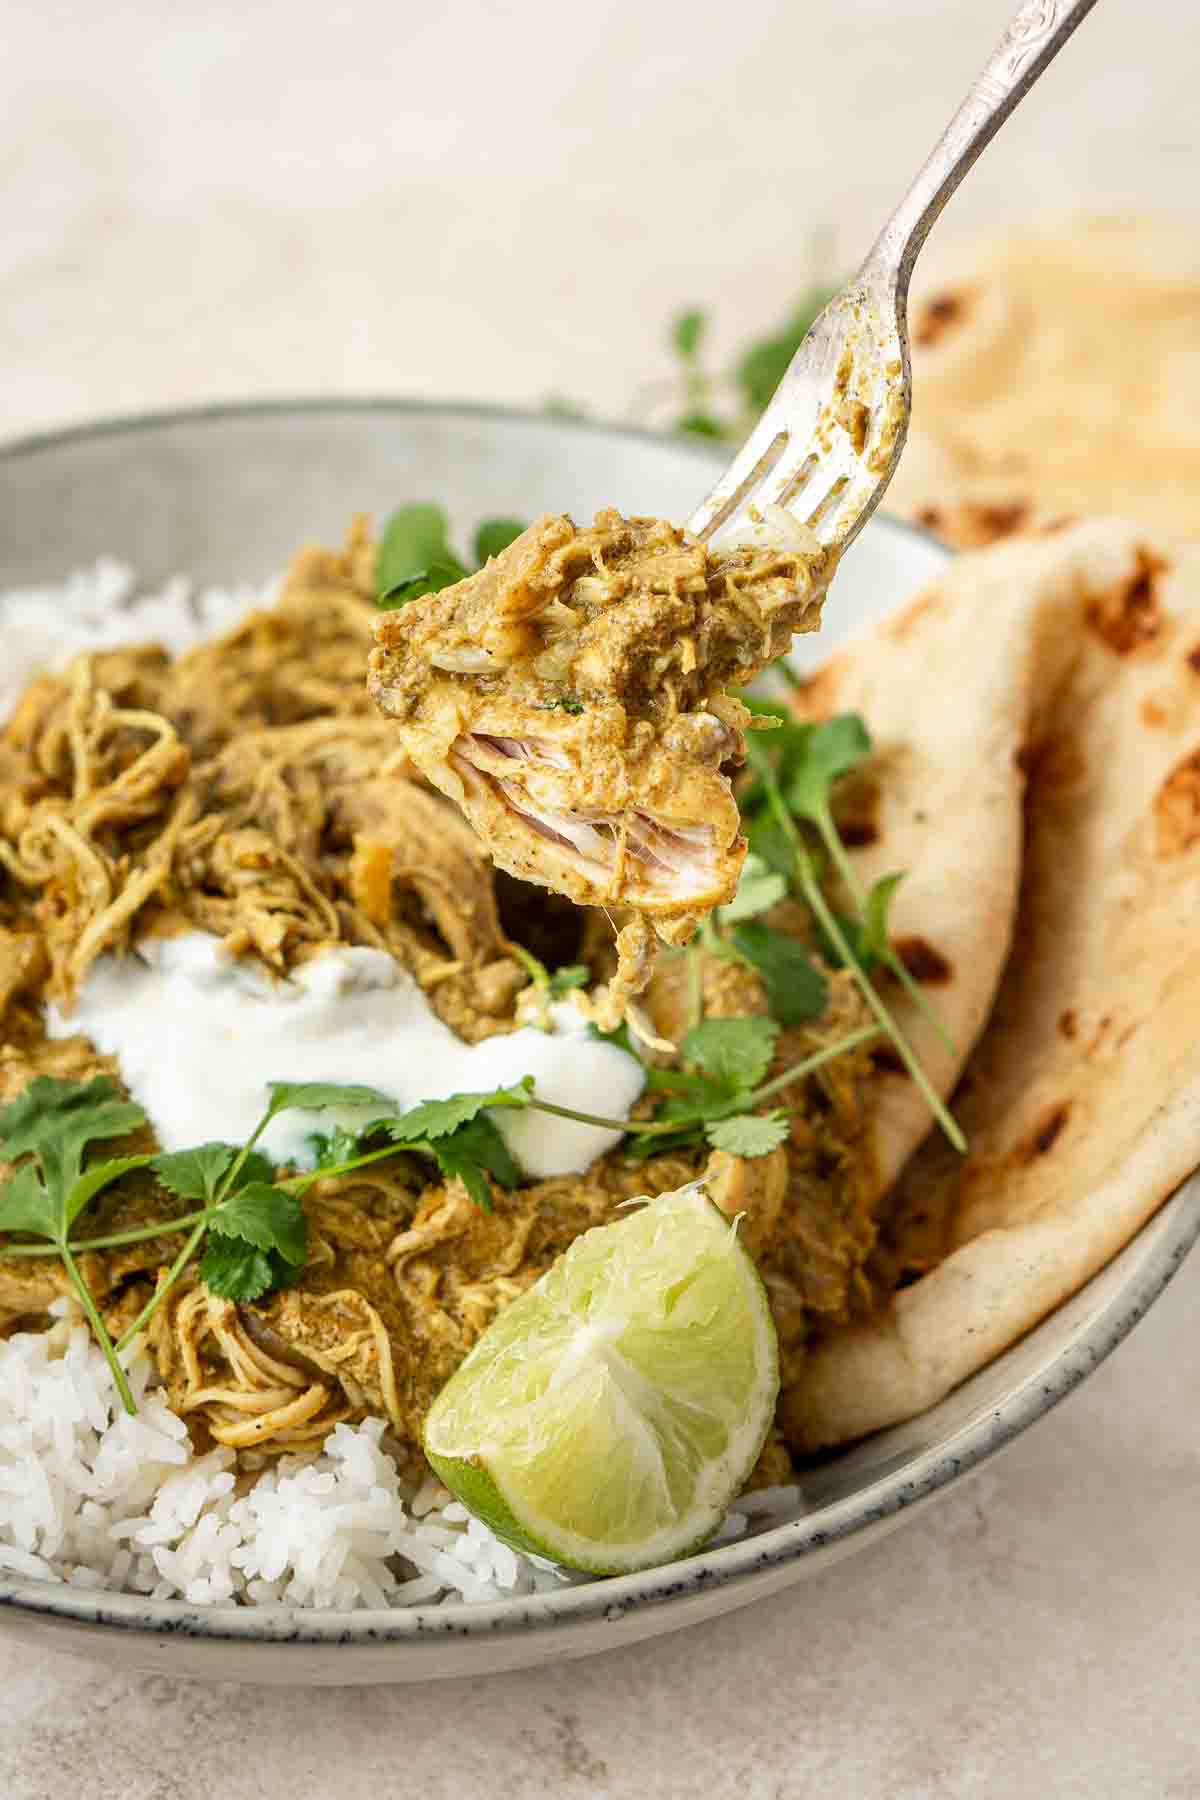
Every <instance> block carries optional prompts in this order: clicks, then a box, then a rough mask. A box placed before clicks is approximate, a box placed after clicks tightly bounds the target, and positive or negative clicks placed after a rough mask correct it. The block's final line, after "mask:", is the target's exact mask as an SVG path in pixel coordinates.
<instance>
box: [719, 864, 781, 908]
mask: <svg viewBox="0 0 1200 1800" xmlns="http://www.w3.org/2000/svg"><path fill="white" fill-rule="evenodd" d="M787 888H788V884H787V880H786V878H785V877H784V876H783V875H781V874H779V873H778V872H777V871H776V870H774V869H771V868H769V867H768V866H767V864H766V863H765V862H764V861H763V859H762V857H761V856H758V855H756V854H755V852H754V851H750V853H749V854H748V855H747V857H746V860H745V862H744V863H743V864H742V873H741V876H740V877H739V879H738V885H737V893H736V894H735V895H734V896H733V899H732V900H731V901H730V902H729V905H728V906H721V907H718V908H717V917H718V918H719V919H720V921H721V923H722V924H723V925H733V924H736V922H737V921H738V920H739V919H754V918H757V917H758V915H759V914H760V913H765V912H770V910H771V908H772V907H773V906H775V905H776V904H777V903H778V902H779V901H780V900H782V899H783V896H784V895H785V894H786V893H787Z"/></svg>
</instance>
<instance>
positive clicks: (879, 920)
mask: <svg viewBox="0 0 1200 1800" xmlns="http://www.w3.org/2000/svg"><path fill="white" fill-rule="evenodd" d="M903 880H904V870H903V869H901V870H900V871H899V872H898V873H896V874H894V875H881V876H880V877H879V880H878V881H877V882H875V884H874V885H873V887H872V888H871V890H870V892H869V893H868V894H867V898H866V904H865V905H864V907H863V916H862V926H861V930H860V933H859V939H858V946H857V948H858V954H859V956H860V957H862V958H864V959H871V960H874V961H879V960H881V959H882V958H884V957H886V956H887V954H888V952H889V950H890V949H891V939H890V938H889V936H888V913H889V912H890V910H891V905H892V896H893V894H894V893H895V892H896V889H897V888H898V887H899V886H900V883H901V882H902V881H903Z"/></svg>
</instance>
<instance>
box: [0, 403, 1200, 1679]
mask: <svg viewBox="0 0 1200 1800" xmlns="http://www.w3.org/2000/svg"><path fill="white" fill-rule="evenodd" d="M720 460H721V459H720V455H719V452H714V450H713V449H712V447H711V446H705V445H702V444H699V443H686V442H681V441H679V440H668V439H666V438H661V437H655V436H650V435H646V434H643V433H638V432H633V431H626V430H621V429H617V428H612V427H607V426H598V425H590V424H586V423H580V422H577V421H570V420H564V419H559V418H551V417H547V416H542V415H534V414H521V413H514V412H503V411H496V410H489V409H486V408H482V407H474V406H455V405H434V406H429V405H414V404H410V403H406V402H402V401H380V402H376V401H364V402H353V401H311V402H305V401H301V402H292V403H285V404H278V405H277V404H269V405H262V406H230V407H219V408H215V409H211V410H206V411H202V412H189V413H176V414H167V415H162V416H158V417H151V418H143V419H134V420H124V421H119V422H116V423H111V424H101V425H96V426H88V427H85V428H83V429H81V430H76V431H65V432H59V433H56V434H53V435H50V436H46V437H41V438H34V439H27V440H25V441H24V442H22V443H18V444H14V445H12V446H10V447H8V448H6V449H3V450H0V589H4V588H8V587H14V586H18V585H24V584H28V583H33V582H41V581H45V582H55V581H59V580H61V579H62V578H63V577H64V576H65V575H66V574H67V573H68V572H69V571H70V570H71V569H72V568H75V567H78V566H79V565H81V564H87V563H90V562H92V561H94V559H95V558H96V557H97V556H98V555H100V554H102V553H103V554H110V553H111V554H114V555H116V556H118V557H120V558H121V559H122V560H124V561H127V562H129V563H131V564H132V565H134V567H135V568H136V569H137V570H138V572H139V574H140V575H141V577H142V578H143V579H144V580H146V581H150V582H157V581H159V580H161V579H162V578H163V577H165V576H168V575H170V574H172V573H174V572H176V571H178V570H185V571H188V572H190V573H191V574H192V575H194V576H195V577H196V578H197V579H198V580H200V581H201V582H205V583H207V582H226V581H245V580H250V581H257V580H261V579H264V578H266V577H267V576H269V575H270V574H271V573H273V572H274V571H276V570H277V569H279V568H280V567H281V566H282V564H283V562H284V560H285V558H286V557H287V556H288V555H289V553H290V552H291V551H292V550H293V549H294V548H295V547H296V545H297V544H299V543H301V542H303V541H306V540H308V541H312V540H319V541H323V542H326V543H330V542H335V541H337V540H338V539H339V538H340V536H341V534H342V532H343V530H344V528H345V525H346V522H347V520H348V518H349V516H350V514H351V513H352V512H356V511H367V512H370V513H372V514H373V515H374V516H375V517H376V518H378V517H380V516H381V515H382V514H384V513H386V512H387V511H388V510H389V509H390V508H391V507H392V506H393V505H395V504H397V503H398V502H399V501H402V500H414V499H426V498H436V499H440V500H443V501H444V502H445V503H446V504H447V505H448V507H449V508H450V510H451V512H452V513H453V514H454V515H455V516H456V518H457V519H458V520H459V521H460V522H461V523H462V524H464V525H467V524H469V523H470V522H471V521H473V520H475V519H477V518H479V517H480V516H482V515H485V514H489V513H490V514H510V515H511V514H517V515H524V516H526V517H529V516H532V515H533V514H535V513H537V512H539V511H542V510H548V509H553V510H556V511H561V510H566V511H569V512H572V513H574V514H575V515H576V516H583V517H588V516H590V514H591V512H592V510H593V509H594V508H595V507H596V506H598V505H616V506H619V507H621V508H622V510H625V511H634V512H643V513H644V512H653V513H658V514H661V515H664V516H666V517H668V518H683V517H686V516H687V514H688V513H689V512H690V511H691V509H692V506H693V504H694V503H695V501H696V500H697V498H698V497H699V495H700V494H701V493H702V492H703V491H704V488H705V487H706V485H707V483H708V481H709V479H710V476H711V474H712V473H713V471H714V470H715V469H716V468H717V467H719V465H720ZM945 557H946V552H945V551H944V550H942V549H941V548H940V547H939V546H938V545H936V544H935V543H933V542H932V540H930V539H928V538H926V537H924V536H923V535H922V534H920V533H918V532H916V531H914V530H913V529H911V528H910V527H908V526H905V525H902V524H900V523H898V522H896V521H894V520H890V519H888V518H886V517H883V516H879V515H877V516H876V518H875V519H874V520H873V521H872V523H871V524H870V526H869V527H868V528H867V530H866V531H865V532H864V533H863V535H862V536H861V538H860V539H859V540H858V542H857V544H856V545H855V546H854V549H853V550H852V552H851V553H850V554H849V555H848V556H847V558H846V562H845V565H844V567H843V569H842V571H841V572H840V574H839V576H838V581H837V584H836V586H835V588H834V591H833V597H832V599H831V601H830V603H829V607H828V610H827V613H826V624H825V628H824V630H823V631H822V633H821V637H820V640H819V645H818V643H817V642H814V640H812V639H808V640H803V639H802V640H800V641H799V645H798V652H797V656H798V660H801V661H805V660H807V661H812V660H814V659H815V658H816V657H817V656H819V655H823V654H824V653H825V650H826V649H827V647H828V646H829V644H830V642H831V641H836V640H837V639H838V638H840V637H844V636H845V635H847V634H848V633H850V632H852V631H854V630H855V629H857V628H858V627H860V626H861V625H863V624H866V623H868V622H869V621H870V620H871V619H872V618H873V617H875V616H877V615H878V614H879V613H880V612H882V611H885V610H887V609H889V608H890V607H892V606H893V605H895V604H896V603H897V602H898V601H900V600H902V599H903V598H904V597H905V595H907V594H908V593H910V592H911V591H912V590H913V589H914V588H916V587H918V586H919V585H920V584H921V583H922V582H923V581H925V580H927V579H929V578H930V577H932V576H934V575H936V573H937V571H938V570H939V568H941V567H942V565H943V563H944V561H945ZM1198 1233H1200V1179H1193V1180H1192V1181H1189V1182H1188V1183H1187V1184H1186V1185H1185V1186H1184V1187H1183V1188H1182V1189H1180V1191H1179V1192H1178V1193H1177V1194H1176V1195H1175V1196H1174V1197H1173V1198H1172V1199H1171V1200H1170V1201H1168V1203H1167V1204H1166V1205H1165V1206H1164V1207H1163V1208H1162V1209H1161V1210H1160V1211H1159V1213H1158V1214H1157V1215H1156V1217H1155V1218H1154V1219H1153V1220H1151V1221H1150V1223H1149V1224H1147V1225H1146V1226H1145V1227H1144V1228H1143V1230H1142V1231H1141V1232H1140V1233H1139V1234H1138V1236H1137V1237H1136V1238H1135V1239H1134V1240H1133V1242H1132V1243H1130V1244H1129V1245H1128V1246H1127V1247H1126V1249H1125V1250H1123V1251H1122V1252H1121V1254H1120V1255H1119V1256H1117V1257H1116V1258H1114V1260H1113V1261H1112V1262H1111V1263H1110V1264H1109V1266H1108V1267H1107V1268H1106V1269H1105V1270H1104V1271H1103V1272H1102V1273H1101V1274H1100V1275H1098V1276H1097V1277H1096V1278H1095V1279H1094V1280H1093V1281H1091V1282H1090V1283H1089V1284H1088V1286H1087V1287H1086V1288H1084V1289H1083V1290H1082V1291H1081V1292H1080V1293H1079V1294H1077V1295H1076V1296H1075V1298H1074V1299H1073V1300H1071V1301H1070V1302H1068V1303H1067V1305H1065V1306H1063V1307H1060V1308H1059V1310H1058V1311H1057V1312H1056V1313H1054V1314H1053V1315H1052V1316H1051V1317H1050V1318H1048V1319H1047V1320H1045V1322H1044V1323H1043V1324H1041V1325H1040V1326H1039V1327H1038V1328H1037V1329H1036V1330H1035V1331H1032V1332H1030V1333H1029V1335H1028V1336H1027V1337H1025V1338H1024V1339H1023V1340H1022V1341H1021V1342H1020V1343H1019V1344H1017V1345H1016V1346H1015V1347H1014V1348H1013V1349H1011V1350H1010V1351H1008V1353H1007V1354H1006V1355H1004V1356H1002V1357H1000V1358H999V1359H998V1360H997V1361H996V1362H995V1363H993V1364H992V1365H991V1366H990V1367H989V1368H987V1369H985V1370H983V1371H982V1372H981V1373H980V1374H978V1375H976V1376H975V1377H974V1378H973V1379H972V1380H970V1381H968V1382H966V1383H965V1384H964V1385H963V1386H962V1387H960V1388H959V1389H958V1390H957V1391H956V1392H955V1393H953V1394H951V1395H950V1396H949V1397H948V1398H947V1399H945V1400H943V1401H942V1402H941V1404H940V1405H938V1406H935V1407H932V1408H931V1409H930V1410H929V1411H928V1412H927V1413H925V1414H923V1415H922V1417H920V1418H919V1419H915V1420H913V1421H912V1422H911V1423H909V1424H907V1425H902V1426H898V1427H896V1428H895V1429H894V1430H891V1431H886V1432H881V1433H879V1434H878V1435H876V1436H875V1437H872V1438H870V1439H868V1440H867V1441H865V1442H863V1443H861V1444H859V1445H858V1446H856V1447H855V1448H853V1449H851V1450H848V1451H846V1452H843V1453H842V1454H839V1455H836V1456H831V1457H829V1458H828V1459H827V1460H826V1461H824V1462H823V1463H822V1464H821V1465H820V1466H818V1467H816V1468H813V1469H811V1470H809V1471H808V1472H806V1474H805V1476H804V1479H803V1489H802V1492H803V1506H802V1510H801V1511H800V1512H799V1514H798V1516H797V1517H795V1518H793V1519H789V1520H787V1521H786V1522H782V1523H779V1524H777V1525H775V1526H773V1527H772V1528H770V1529H768V1530H765V1531H763V1532H761V1533H759V1534H758V1535H756V1536H754V1537H751V1538H748V1539H744V1540H742V1541H740V1542H738V1543H734V1544H730V1545H727V1546H725V1547H723V1548H721V1549H717V1550H710V1551H702V1552H701V1553H700V1554H698V1555H695V1556H691V1557H688V1558H687V1559H685V1560H684V1561H681V1562H678V1563H674V1564H671V1565H670V1566H669V1567H666V1568H661V1569H654V1570H652V1571H650V1572H649V1573H646V1574H641V1575H631V1576H626V1577H623V1578H621V1579H619V1580H612V1581H597V1582H593V1583H591V1584H588V1585H584V1586H580V1587H574V1588H568V1589H564V1590H563V1591H561V1592H557V1593H554V1594H553V1595H546V1596H541V1597H537V1598H534V1599H520V1600H511V1601H505V1602H503V1603H500V1604H497V1605H492V1606H463V1605H454V1606H441V1607H418V1608H412V1609H409V1610H405V1611H395V1612H354V1613H311V1612H296V1611H291V1610H289V1609H286V1608H280V1609H278V1610H271V1611H267V1610H258V1609H255V1608H232V1607H225V1608H198V1607H194V1606H189V1605H187V1604H185V1603H184V1602H182V1601H174V1600H167V1601H158V1602H152V1601H149V1600H146V1599H142V1598H138V1597H135V1596H126V1595H108V1594H101V1595H97V1594H94V1593H86V1592H84V1591H82V1590H78V1589H74V1588H71V1587H67V1586H65V1585H57V1584H52V1583H48V1582H35V1581H30V1580H24V1579H13V1578H11V1577H8V1576H0V1627H2V1628H3V1629H5V1630H7V1631H9V1632H10V1633H12V1634H14V1635H16V1636H20V1637H24V1638H25V1639H26V1640H28V1641H30V1642H33V1641H38V1642H41V1643H43V1644H45V1645H47V1646H52V1647H55V1648H61V1649H64V1650H72V1651H76V1652H79V1653H81V1654H83V1655H88V1656H93V1657H96V1658H101V1659H103V1660H104V1661H106V1662H109V1663H113V1664H116V1663H123V1664H126V1665H130V1666H133V1667H140V1668H143V1669H151V1670H156V1671H160V1672H164V1673H170V1674H172V1675H177V1676H178V1675H193V1676H200V1677H207V1678H211V1679H214V1680H241V1681H258V1682H309V1683H357V1682H364V1681H422V1680H428V1679H432V1678H435V1677H453V1676H469V1677H473V1678H475V1677H478V1676H479V1675H481V1674H485V1673H487V1672H489V1671H491V1670H499V1669H511V1668H519V1667H522V1666H528V1665H531V1664H536V1663H542V1662H551V1661H558V1660H560V1659H562V1658H565V1657H577V1656H585V1655H587V1654H589V1653H590V1652H592V1651H596V1650H606V1649H612V1648H614V1647H616V1646H619V1645H621V1644H628V1643H632V1642H633V1641H634V1640H636V1639H639V1638H648V1637H652V1636H654V1635H656V1634H658V1633H661V1632H667V1631H672V1630H675V1629H676V1628H678V1627H679V1626H683V1625H688V1624H692V1623H694V1622H695V1621H697V1620H699V1619H704V1618H707V1617H711V1616H712V1615H714V1614H717V1613H720V1612H724V1611H727V1610H729V1609H731V1608H733V1607H736V1606H742V1605H744V1604H745V1603H746V1602H748V1601H750V1600H754V1599H757V1598H759V1597H760V1596H761V1595H764V1594H769V1593H772V1592H774V1591H776V1590H778V1589H779V1588H782V1587H786V1586H788V1585H789V1584H790V1583H792V1582H794V1581H799V1580H800V1579H801V1578H802V1577H803V1576H804V1575H806V1574H807V1573H809V1571H811V1570H814V1569H817V1568H820V1567H822V1566H824V1565H825V1564H827V1563H829V1562H832V1561H833V1560H835V1559H836V1558H838V1557H840V1556H845V1555H848V1554H850V1553H851V1552H852V1551H855V1550H857V1549H859V1548H860V1547H862V1546H863V1545H865V1544H868V1543H870V1542H871V1541H872V1540H874V1539H875V1538H877V1537H879V1536H881V1535H882V1534H883V1533H884V1532H886V1531H888V1530H890V1529H891V1528H892V1527H893V1526H894V1525H896V1524H898V1523H899V1522H900V1521H901V1520H903V1519H904V1518H906V1517H908V1516H910V1515H911V1514H913V1513H914V1512H915V1511H916V1510H917V1509H918V1508H920V1507H921V1506H924V1505H926V1504H928V1503H929V1502H930V1501H932V1500H933V1499H934V1498H935V1497H936V1496H937V1495H938V1494H939V1493H942V1492H945V1491H946V1490H947V1489H949V1488H950V1487H952V1486H953V1485H954V1484H955V1483H956V1482H959V1481H961V1480H963V1479H964V1477H965V1476H967V1474H968V1473H969V1472H970V1471H971V1470H973V1469H975V1468H977V1467H978V1466H979V1465H980V1464H981V1463H982V1462H983V1461H984V1460H986V1458H987V1457H989V1456H992V1455H994V1454H995V1452H996V1451H997V1450H999V1449H1001V1448H1002V1446H1003V1445H1005V1444H1006V1443H1009V1442H1010V1441H1011V1440H1012V1439H1013V1438H1014V1437H1016V1436H1017V1435H1018V1434H1019V1433H1020V1432H1022V1431H1024V1430H1025V1428H1026V1427H1027V1426H1029V1425H1031V1424H1032V1423H1033V1422H1034V1421H1035V1420H1036V1419H1038V1418H1039V1417H1041V1415H1042V1414H1043V1413H1045V1412H1046V1411H1048V1409H1049V1408H1050V1407H1052V1406H1053V1405H1055V1403H1056V1402H1057V1401H1059V1400H1061V1399H1062V1398H1063V1396H1064V1395H1065V1394H1067V1393H1069V1392H1070V1390H1071V1389H1072V1388H1073V1387H1074V1386H1075V1385H1076V1384H1077V1383H1078V1382H1080V1381H1082V1380H1083V1379H1084V1377H1085V1376H1086V1375H1087V1374H1088V1373H1089V1372H1090V1371H1091V1370H1092V1369H1093V1368H1094V1367H1095V1366H1096V1364H1097V1363H1098V1362H1100V1361H1102V1360H1103V1358H1104V1357H1105V1356H1107V1355H1108V1353H1109V1351H1111V1350H1112V1349H1113V1348H1114V1347H1115V1346H1116V1345H1117V1344H1118V1343H1119V1342H1120V1340H1121V1339H1122V1338H1123V1337H1124V1336H1125V1334H1126V1332H1128V1331H1129V1330H1130V1328H1131V1327H1132V1326H1133V1325H1134V1324H1135V1323H1136V1321H1137V1320H1138V1319H1139V1318H1140V1317H1141V1316H1142V1314H1143V1313H1144V1312H1145V1311H1146V1308H1147V1307H1148V1306H1149V1305H1150V1304H1151V1302H1152V1301H1153V1300H1154V1299H1155V1297H1156V1295H1157V1294H1158V1293H1159V1292H1160V1291H1161V1290H1162V1288H1163V1287H1164V1285H1165V1284H1166V1282H1167V1281H1168V1280H1169V1279H1170V1277H1171V1275H1172V1274H1173V1273H1174V1271H1175V1269H1176V1268H1177V1267H1178V1265H1179V1263H1180V1262H1181V1261H1182V1259H1183V1257H1184V1256H1185V1255H1186V1253H1187V1251H1188V1250H1189V1248H1190V1247H1191V1245H1192V1243H1193V1241H1194V1239H1195V1238H1196V1236H1197V1234H1198Z"/></svg>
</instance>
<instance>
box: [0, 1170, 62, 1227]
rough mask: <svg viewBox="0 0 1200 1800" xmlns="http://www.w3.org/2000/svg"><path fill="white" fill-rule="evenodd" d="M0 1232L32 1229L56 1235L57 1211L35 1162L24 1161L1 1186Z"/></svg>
mask: <svg viewBox="0 0 1200 1800" xmlns="http://www.w3.org/2000/svg"><path fill="white" fill-rule="evenodd" d="M0 1231H29V1232H32V1233H33V1235H34V1236H35V1237H45V1238H55V1237H56V1236H57V1234H58V1219H57V1210H56V1208H55V1205H54V1202H53V1201H52V1199H51V1198H50V1195H49V1194H48V1193H47V1192H46V1189H45V1188H44V1187H43V1186H42V1182H41V1178H40V1177H39V1175H38V1172H37V1170H36V1168H35V1167H34V1165H33V1164H32V1163H22V1164H21V1167H20V1168H19V1169H16V1170H14V1172H13V1173H12V1174H11V1175H10V1176H9V1178H8V1180H7V1181H6V1182H5V1183H4V1186H3V1187H0Z"/></svg>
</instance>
